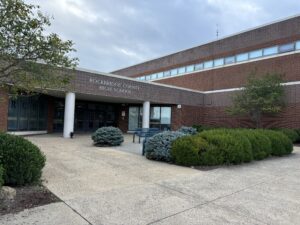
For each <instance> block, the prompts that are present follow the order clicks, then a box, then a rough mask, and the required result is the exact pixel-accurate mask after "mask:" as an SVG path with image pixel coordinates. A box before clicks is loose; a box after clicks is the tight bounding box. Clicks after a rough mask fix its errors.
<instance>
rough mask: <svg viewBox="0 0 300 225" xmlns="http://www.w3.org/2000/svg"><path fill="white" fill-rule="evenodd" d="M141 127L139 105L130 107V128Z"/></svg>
mask: <svg viewBox="0 0 300 225" xmlns="http://www.w3.org/2000/svg"><path fill="white" fill-rule="evenodd" d="M138 127H139V107H133V106H131V107H129V115H128V130H135V129H136V128H138Z"/></svg>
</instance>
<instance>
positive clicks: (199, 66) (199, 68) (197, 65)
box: [195, 63, 203, 70]
mask: <svg viewBox="0 0 300 225" xmlns="http://www.w3.org/2000/svg"><path fill="white" fill-rule="evenodd" d="M202 69H203V63H199V64H196V65H195V70H202Z"/></svg>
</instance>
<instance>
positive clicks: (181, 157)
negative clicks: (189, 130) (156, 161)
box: [171, 136, 208, 166]
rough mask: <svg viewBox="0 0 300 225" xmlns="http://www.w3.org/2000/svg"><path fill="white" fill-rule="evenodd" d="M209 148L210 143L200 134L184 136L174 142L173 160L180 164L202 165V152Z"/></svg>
mask: <svg viewBox="0 0 300 225" xmlns="http://www.w3.org/2000/svg"><path fill="white" fill-rule="evenodd" d="M207 149H208V143H207V142H206V141H205V140H204V139H203V138H201V137H199V136H184V137H181V138H178V139H176V140H175V141H174V142H173V143H172V149H171V156H172V160H173V161H174V162H175V163H176V164H179V165H184V166H197V165H201V158H200V157H201V154H202V152H205V151H206V150H207Z"/></svg>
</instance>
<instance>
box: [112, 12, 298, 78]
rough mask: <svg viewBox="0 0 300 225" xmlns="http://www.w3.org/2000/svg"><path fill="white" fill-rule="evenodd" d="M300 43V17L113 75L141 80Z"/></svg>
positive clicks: (125, 69) (121, 70) (122, 70)
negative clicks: (167, 72)
mask: <svg viewBox="0 0 300 225" xmlns="http://www.w3.org/2000/svg"><path fill="white" fill-rule="evenodd" d="M298 40H300V16H297V17H293V18H290V19H287V20H283V21H280V22H276V23H272V24H270V25H266V26H262V27H259V28H255V29H252V30H249V31H246V32H243V33H239V34H236V35H233V36H230V37H226V38H223V39H220V40H217V41H213V42H210V43H207V44H204V45H201V46H198V47H194V48H190V49H187V50H184V51H181V52H177V53H174V54H171V55H167V56H164V57H161V58H158V59H154V60H151V61H148V62H144V63H141V64H137V65H134V66H131V67H128V68H124V69H120V70H117V71H113V72H112V73H114V74H118V75H123V76H128V77H138V76H142V75H145V74H151V73H156V72H160V71H164V70H168V69H172V68H176V67H180V66H185V65H189V64H193V63H199V62H203V61H205V60H212V59H217V58H222V57H227V56H230V55H236V54H239V53H243V52H248V51H252V50H256V49H261V48H266V47H270V46H274V45H279V44H286V43H289V42H294V41H298Z"/></svg>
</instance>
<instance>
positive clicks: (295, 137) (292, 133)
mask: <svg viewBox="0 0 300 225" xmlns="http://www.w3.org/2000/svg"><path fill="white" fill-rule="evenodd" d="M275 130H276V131H281V132H282V133H283V134H285V135H286V136H287V137H288V138H289V139H290V140H291V141H292V142H293V143H296V142H297V141H298V140H299V139H300V136H299V134H298V133H297V132H296V131H295V130H293V129H288V128H280V129H275Z"/></svg>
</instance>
